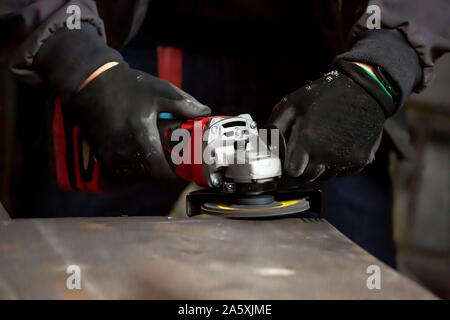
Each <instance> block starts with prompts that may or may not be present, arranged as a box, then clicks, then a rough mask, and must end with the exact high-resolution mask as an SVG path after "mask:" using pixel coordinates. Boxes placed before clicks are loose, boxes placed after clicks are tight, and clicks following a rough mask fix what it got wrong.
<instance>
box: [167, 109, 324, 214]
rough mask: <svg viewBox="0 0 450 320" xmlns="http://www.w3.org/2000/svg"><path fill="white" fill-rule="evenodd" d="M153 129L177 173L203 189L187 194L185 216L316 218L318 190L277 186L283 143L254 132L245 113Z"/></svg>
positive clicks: (270, 132) (273, 132)
mask: <svg viewBox="0 0 450 320" xmlns="http://www.w3.org/2000/svg"><path fill="white" fill-rule="evenodd" d="M158 127H159V128H160V136H161V137H162V143H163V147H164V150H165V151H166V157H167V160H168V162H169V163H170V164H171V165H172V167H173V170H174V171H175V172H176V174H177V175H178V176H179V177H181V178H183V179H185V180H188V181H194V182H195V183H197V184H198V185H200V186H203V187H205V189H203V190H198V191H194V192H191V193H189V194H188V195H187V197H186V213H187V215H188V216H194V215H197V214H200V213H204V214H209V215H216V216H223V217H228V218H272V217H279V216H288V215H289V216H290V215H293V214H298V213H302V216H303V217H314V218H317V217H319V214H320V204H321V193H320V191H318V190H314V189H311V188H309V187H306V186H299V185H295V184H294V185H292V184H291V185H283V184H281V183H280V181H281V180H280V178H281V176H282V165H281V163H282V159H283V156H284V152H285V142H284V138H283V136H282V134H280V132H279V130H278V129H276V128H265V129H261V130H258V128H257V125H256V122H254V121H253V120H252V117H251V116H250V115H249V114H241V115H238V116H234V117H229V116H214V117H203V118H197V119H194V120H188V121H186V122H184V123H181V124H180V123H179V122H177V121H176V120H161V121H160V120H159V121H158ZM179 129H182V130H183V131H178V130H179ZM183 133H184V134H183ZM181 138H184V139H181ZM181 140H183V141H181Z"/></svg>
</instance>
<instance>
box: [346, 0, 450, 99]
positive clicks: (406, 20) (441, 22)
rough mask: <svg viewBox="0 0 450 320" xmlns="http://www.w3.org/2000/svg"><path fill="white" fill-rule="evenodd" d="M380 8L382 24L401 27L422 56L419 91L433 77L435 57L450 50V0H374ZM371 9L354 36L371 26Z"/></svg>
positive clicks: (354, 32)
mask: <svg viewBox="0 0 450 320" xmlns="http://www.w3.org/2000/svg"><path fill="white" fill-rule="evenodd" d="M374 5H375V6H378V8H379V9H380V18H381V28H383V29H395V30H398V31H399V32H400V33H401V34H402V35H403V36H404V38H405V39H406V41H407V42H408V43H409V45H410V46H411V47H412V48H413V49H414V51H415V53H416V54H417V56H418V57H419V60H420V65H421V68H422V78H421V79H420V81H419V83H418V84H417V85H416V86H415V91H420V90H421V89H423V88H424V87H425V86H426V85H427V84H428V83H429V82H430V80H431V79H432V75H433V66H434V63H435V61H436V60H437V59H438V58H439V57H440V56H442V55H443V54H444V53H446V52H449V51H450V14H449V13H450V1H448V0H426V1H423V0H370V1H368V3H367V8H369V6H374ZM371 14H372V13H371V12H367V10H365V13H364V14H363V15H362V16H361V17H360V18H359V20H358V21H357V22H356V24H355V25H354V27H353V29H352V36H353V38H354V39H356V38H357V37H358V35H359V34H361V33H362V32H364V31H365V30H367V21H368V18H369V17H370V16H371Z"/></svg>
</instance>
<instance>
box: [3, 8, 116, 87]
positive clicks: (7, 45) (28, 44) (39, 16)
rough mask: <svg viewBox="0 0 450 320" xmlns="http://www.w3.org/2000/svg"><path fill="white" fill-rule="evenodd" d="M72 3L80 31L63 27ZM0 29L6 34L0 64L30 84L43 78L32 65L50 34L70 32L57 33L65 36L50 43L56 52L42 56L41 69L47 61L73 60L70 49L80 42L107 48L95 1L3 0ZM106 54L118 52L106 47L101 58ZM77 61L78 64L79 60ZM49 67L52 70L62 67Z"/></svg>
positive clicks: (105, 56)
mask: <svg viewBox="0 0 450 320" xmlns="http://www.w3.org/2000/svg"><path fill="white" fill-rule="evenodd" d="M72 5H76V6H78V7H79V9H80V15H81V17H80V18H81V22H82V28H81V29H82V30H81V31H79V32H77V30H68V28H66V27H65V26H66V21H67V19H68V18H69V17H70V15H71V14H72V12H71V11H70V10H69V11H68V8H69V7H70V6H72ZM0 29H1V30H4V31H6V32H4V33H5V35H6V36H4V37H2V38H1V39H0V64H2V65H6V66H7V67H8V68H9V70H10V71H11V72H12V73H13V75H15V76H16V77H17V78H18V79H20V80H22V81H25V82H27V83H29V84H32V85H36V84H39V83H40V82H42V81H43V80H44V79H43V78H44V77H46V75H45V74H44V73H42V72H39V71H38V70H39V68H37V67H36V66H35V65H34V64H35V60H36V56H37V54H38V52H39V51H40V50H41V47H42V46H43V45H44V44H46V42H51V41H47V40H48V39H49V38H50V39H51V38H53V37H51V36H52V35H54V34H58V33H66V34H67V35H69V32H70V31H72V33H71V34H70V35H71V36H66V37H61V36H59V37H58V38H60V40H61V39H62V38H65V39H63V41H61V42H60V43H59V44H58V45H54V44H52V45H51V46H49V47H51V49H52V50H51V51H58V52H55V53H54V54H55V56H54V57H53V58H51V57H43V59H42V60H44V62H43V63H42V64H43V65H44V67H42V69H51V68H50V66H48V65H46V63H47V62H48V61H50V60H54V61H56V60H66V61H69V60H71V59H72V60H76V59H77V57H76V56H75V55H73V54H72V52H74V51H75V52H77V50H75V49H77V46H79V44H80V43H83V42H88V43H91V45H92V44H93V43H94V44H95V46H96V47H98V48H100V47H102V48H107V46H106V37H105V30H104V26H103V21H102V20H101V18H100V17H99V14H98V12H97V6H96V3H95V1H94V0H34V1H33V0H2V1H1V4H0ZM54 38H56V37H54ZM53 42H55V41H53ZM95 46H94V47H95ZM63 48H65V49H64V50H63ZM47 51H50V50H47ZM78 51H79V50H78ZM107 52H108V53H107ZM78 53H79V52H78ZM108 55H110V56H111V57H110V59H114V58H115V57H117V55H118V53H116V52H115V51H112V50H111V51H108V50H106V52H105V53H104V56H103V57H102V59H103V60H105V59H107V60H108V57H107V56H108ZM119 57H120V55H119ZM85 58H86V59H85V60H86V61H85V62H87V61H88V59H87V58H88V57H85ZM90 60H95V58H93V57H92V56H91V59H90ZM77 62H78V64H79V63H80V61H77ZM81 62H83V61H81ZM55 63H56V62H54V63H53V64H55ZM47 64H48V63H47ZM97 64H98V62H97ZM90 65H91V66H90V68H85V69H86V71H85V72H86V73H88V72H90V71H91V70H88V69H92V68H93V67H94V65H95V61H94V63H92V61H91V62H90ZM51 67H53V68H54V69H55V68H56V67H61V66H51ZM72 67H73V65H72ZM64 68H66V69H67V68H68V66H67V65H65V66H63V69H64ZM63 71H64V72H66V71H67V70H63ZM79 73H80V72H78V74H79ZM82 76H84V75H81V76H80V78H81V77H82ZM66 78H69V77H68V76H67V74H66ZM75 78H76V77H75ZM72 85H74V84H72Z"/></svg>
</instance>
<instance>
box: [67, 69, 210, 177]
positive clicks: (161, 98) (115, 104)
mask: <svg viewBox="0 0 450 320" xmlns="http://www.w3.org/2000/svg"><path fill="white" fill-rule="evenodd" d="M65 108H68V110H66V111H67V112H68V113H69V112H70V114H71V117H76V118H77V120H76V121H77V122H78V123H80V128H81V132H83V134H84V135H85V136H86V140H87V142H88V143H89V145H90V146H91V147H92V149H93V151H94V154H95V156H96V159H97V160H98V161H99V162H100V163H101V165H102V170H103V172H105V173H106V174H107V175H108V176H110V177H113V178H118V179H121V180H125V181H134V180H135V179H137V180H141V179H148V178H152V179H157V180H165V181H170V180H173V179H175V174H174V173H173V172H172V170H171V169H170V167H169V164H168V163H167V160H166V158H165V155H164V151H163V148H162V146H161V141H160V137H159V134H158V128H157V117H158V113H160V112H170V113H172V114H173V115H174V116H175V117H176V118H180V119H187V118H195V117H198V116H204V115H207V114H209V113H210V112H211V110H210V109H209V108H208V107H207V106H205V105H203V104H201V103H199V102H198V101H197V100H195V99H194V98H193V97H191V96H190V95H188V94H187V93H185V92H184V91H182V90H180V89H178V88H176V87H175V86H173V85H172V84H170V83H169V82H167V81H165V80H162V79H159V78H156V77H153V76H151V75H149V74H147V73H145V72H142V71H139V70H134V69H131V68H130V67H129V66H128V65H127V64H124V63H121V64H118V65H116V66H114V67H112V68H110V69H108V70H106V71H104V72H103V73H101V74H100V75H99V76H97V77H96V78H95V79H94V80H92V81H91V82H89V83H88V84H87V85H86V86H85V87H84V88H83V89H82V90H81V91H80V92H79V93H78V94H76V95H75V96H74V97H73V98H72V99H70V101H69V103H68V105H67V106H65Z"/></svg>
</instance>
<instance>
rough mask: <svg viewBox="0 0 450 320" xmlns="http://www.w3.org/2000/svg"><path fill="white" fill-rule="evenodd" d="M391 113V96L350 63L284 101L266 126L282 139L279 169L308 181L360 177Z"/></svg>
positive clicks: (342, 65)
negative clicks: (276, 130)
mask: <svg viewBox="0 0 450 320" xmlns="http://www.w3.org/2000/svg"><path fill="white" fill-rule="evenodd" d="M394 111H395V106H394V103H393V100H392V98H391V96H390V95H389V94H388V93H387V91H385V89H384V88H383V86H382V85H381V84H380V83H378V82H377V81H376V80H375V79H374V78H373V77H372V76H370V75H369V74H368V72H367V71H365V70H363V69H362V68H361V67H359V66H357V65H356V64H353V63H351V62H346V61H340V62H339V63H338V68H337V69H336V70H334V71H332V72H330V73H328V74H325V75H324V76H323V77H321V78H319V79H317V80H315V81H313V82H312V83H310V84H308V85H306V86H304V87H302V88H300V89H299V90H297V91H295V92H293V93H291V94H290V95H288V96H287V97H285V98H283V99H282V100H281V101H280V102H279V103H278V104H277V105H276V106H275V108H274V110H273V113H272V115H271V117H270V119H269V123H270V124H271V125H274V126H276V127H278V128H279V129H280V130H281V132H282V133H283V134H284V136H285V138H286V139H287V141H288V143H287V154H286V158H285V162H284V169H285V172H286V173H287V174H289V175H290V176H292V177H301V178H302V180H304V181H313V180H315V179H317V178H319V177H321V178H324V179H325V178H332V177H335V176H336V175H338V174H341V175H344V174H351V173H356V172H359V171H360V170H362V169H363V168H364V166H366V165H367V164H369V163H371V162H372V161H373V159H374V156H375V152H376V150H377V149H378V147H379V145H380V140H381V135H382V132H383V123H384V122H385V120H386V118H387V117H388V116H390V115H391V114H392V113H393V112H394Z"/></svg>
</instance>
